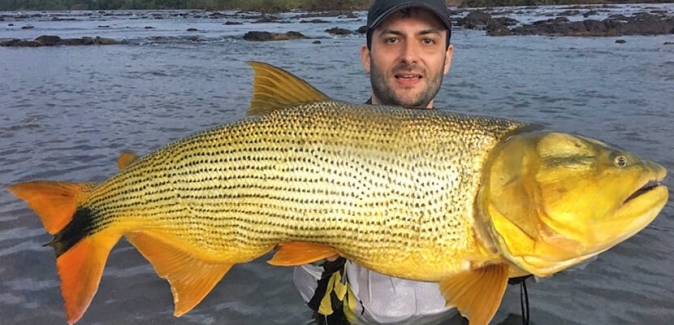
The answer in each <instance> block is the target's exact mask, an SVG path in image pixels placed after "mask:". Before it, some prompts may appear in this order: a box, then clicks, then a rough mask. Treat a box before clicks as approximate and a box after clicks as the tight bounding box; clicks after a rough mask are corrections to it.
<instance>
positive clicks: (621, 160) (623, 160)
mask: <svg viewBox="0 0 674 325" xmlns="http://www.w3.org/2000/svg"><path fill="white" fill-rule="evenodd" d="M613 163H614V164H615V165H616V167H625V166H627V157H625V156H617V157H615V159H614V160H613Z"/></svg>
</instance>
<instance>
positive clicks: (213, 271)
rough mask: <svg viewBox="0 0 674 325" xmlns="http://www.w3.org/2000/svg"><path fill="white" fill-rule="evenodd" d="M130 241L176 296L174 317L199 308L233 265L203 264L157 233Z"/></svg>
mask: <svg viewBox="0 0 674 325" xmlns="http://www.w3.org/2000/svg"><path fill="white" fill-rule="evenodd" d="M126 238H127V240H128V241H129V242H130V243H131V244H132V245H133V246H135V247H136V248H137V249H138V251H140V253H141V254H142V255H143V256H144V257H145V258H146V259H147V260H148V261H149V262H150V264H152V266H153V267H154V270H155V272H157V274H158V275H159V276H160V277H161V278H163V279H166V280H168V282H169V284H170V285H171V292H172V293H173V303H174V305H175V311H174V313H173V314H174V315H175V316H176V317H180V316H182V315H184V314H185V313H187V312H189V311H190V310H192V309H193V308H194V307H195V306H196V305H197V304H199V303H200V302H201V301H202V300H203V299H204V298H205V297H206V295H207V294H208V293H209V292H211V290H212V289H213V287H215V285H216V284H217V283H218V282H219V281H220V280H221V279H222V277H223V276H225V274H226V273H227V271H229V269H230V268H231V267H232V265H233V264H221V263H211V262H207V261H203V260H201V259H199V258H197V257H196V256H194V255H193V254H190V253H188V252H186V251H184V250H182V249H180V248H179V247H177V246H175V245H172V244H171V239H170V238H169V237H168V236H163V235H162V234H160V233H155V232H143V231H141V232H132V233H128V234H126Z"/></svg>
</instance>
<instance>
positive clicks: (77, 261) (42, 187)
mask: <svg viewBox="0 0 674 325" xmlns="http://www.w3.org/2000/svg"><path fill="white" fill-rule="evenodd" d="M92 188H93V184H88V183H84V184H77V183H62V182H50V181H35V182H26V183H19V184H15V185H12V186H10V187H9V188H8V190H9V192H10V193H12V194H14V195H15V196H17V197H18V198H20V199H22V200H24V201H26V202H27V203H28V206H29V207H30V208H31V209H33V210H34V211H35V212H36V213H37V214H38V215H39V216H40V219H41V220H42V224H43V225H44V227H45V229H47V231H48V232H49V233H50V234H52V235H54V239H53V240H52V241H51V242H50V243H48V244H47V245H48V246H51V247H53V248H54V251H55V252H56V267H57V269H58V273H59V277H60V278H61V293H62V295H63V298H64V299H65V309H66V316H67V318H68V323H69V324H74V323H75V322H77V321H78V320H79V319H80V318H81V317H82V315H83V314H84V311H85V310H86V309H87V307H89V303H91V300H92V298H93V297H94V294H95V293H96V290H97V289H98V284H99V282H100V280H101V276H102V275H103V268H104V267H105V262H106V260H107V258H108V255H109V254H110V250H112V247H113V246H114V245H115V244H116V243H117V242H118V241H119V239H120V238H121V234H110V232H106V231H99V230H100V229H96V224H95V222H94V218H95V215H94V212H93V211H92V210H91V209H88V208H82V207H80V206H79V204H80V203H81V202H83V201H84V200H85V199H86V198H87V196H88V195H89V193H90V192H91V189H92Z"/></svg>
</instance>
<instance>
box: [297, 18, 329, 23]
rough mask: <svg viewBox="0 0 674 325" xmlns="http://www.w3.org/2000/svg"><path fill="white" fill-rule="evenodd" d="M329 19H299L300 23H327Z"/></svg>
mask: <svg viewBox="0 0 674 325" xmlns="http://www.w3.org/2000/svg"><path fill="white" fill-rule="evenodd" d="M327 23H329V21H327V20H323V19H318V18H316V19H312V20H300V24H327Z"/></svg>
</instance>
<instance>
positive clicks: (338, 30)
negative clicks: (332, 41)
mask: <svg viewBox="0 0 674 325" xmlns="http://www.w3.org/2000/svg"><path fill="white" fill-rule="evenodd" d="M325 32H326V33H328V34H331V35H350V34H351V31H350V30H348V29H344V28H339V27H333V28H329V29H326V30H325Z"/></svg>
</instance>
